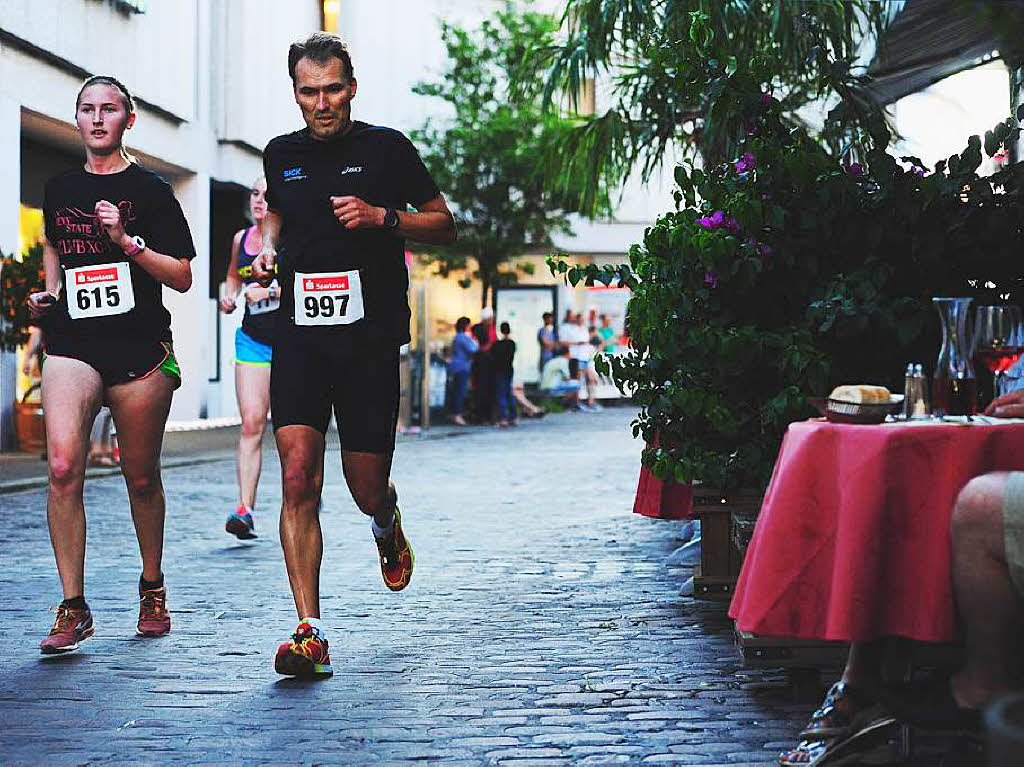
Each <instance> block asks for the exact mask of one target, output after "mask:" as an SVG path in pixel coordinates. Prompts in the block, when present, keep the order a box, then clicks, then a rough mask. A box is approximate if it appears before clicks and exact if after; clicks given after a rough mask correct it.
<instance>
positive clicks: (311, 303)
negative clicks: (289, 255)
mask: <svg viewBox="0 0 1024 767" xmlns="http://www.w3.org/2000/svg"><path fill="white" fill-rule="evenodd" d="M294 295H295V324H296V325H351V324H352V323H353V322H358V321H359V320H361V319H362V318H363V285H362V282H361V281H360V279H359V270H357V269H353V270H352V271H350V272H317V273H313V274H303V273H301V272H296V273H295V290H294Z"/></svg>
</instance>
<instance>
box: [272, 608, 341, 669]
mask: <svg viewBox="0 0 1024 767" xmlns="http://www.w3.org/2000/svg"><path fill="white" fill-rule="evenodd" d="M274 670H275V671H276V672H277V673H278V674H281V675H283V676H295V677H300V678H303V679H312V678H313V677H318V676H330V675H331V674H333V673H334V669H333V668H332V667H331V653H330V650H329V648H328V643H327V639H326V638H325V637H324V636H323V634H321V633H320V632H319V631H317V630H316V629H314V628H313V627H312V626H310V625H309V624H308V623H306V622H305V621H303V622H301V623H299V625H298V626H296V628H295V633H294V634H292V641H290V642H285V643H284V644H283V645H281V646H280V647H278V648H277V656H276V657H275V658H274Z"/></svg>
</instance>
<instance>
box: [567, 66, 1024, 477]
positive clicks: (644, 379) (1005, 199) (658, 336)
mask: <svg viewBox="0 0 1024 767" xmlns="http://www.w3.org/2000/svg"><path fill="white" fill-rule="evenodd" d="M766 79H768V78H767V77H766V76H764V77H760V78H758V77H756V76H751V77H749V78H746V79H744V78H741V77H740V78H734V79H733V80H732V81H731V87H732V88H733V92H732V93H731V94H730V98H736V99H737V100H739V101H740V102H741V103H742V105H743V106H742V108H741V109H740V110H739V111H738V114H739V115H740V116H741V117H742V119H744V120H745V122H746V126H747V128H746V130H745V138H744V139H743V141H742V143H741V145H740V147H739V148H738V153H737V156H736V158H735V160H733V161H731V162H722V163H715V164H712V165H709V166H705V167H703V168H701V167H696V166H695V165H694V164H692V163H684V164H682V165H680V166H679V167H678V168H677V169H676V173H675V180H676V183H677V185H678V188H677V191H676V209H675V210H673V211H670V212H668V213H666V214H665V215H663V216H661V217H660V218H659V219H658V220H657V221H656V222H655V224H654V226H652V227H650V228H649V229H648V230H647V231H646V233H645V236H644V241H643V243H642V244H637V245H634V246H633V248H632V249H631V251H630V254H629V264H623V265H622V266H619V267H611V266H609V267H601V268H597V267H594V266H570V265H569V264H567V263H566V262H564V261H560V260H557V259H551V260H550V263H551V265H552V268H553V269H554V271H556V272H557V273H561V274H564V275H565V276H566V277H567V278H568V280H569V281H570V282H572V283H574V284H575V283H578V282H580V281H581V280H582V281H584V282H587V281H591V282H592V281H600V282H604V283H605V284H608V283H609V282H611V281H613V280H620V281H622V282H624V283H625V284H627V285H628V286H629V287H631V288H632V290H633V297H632V299H631V300H630V303H629V309H628V330H629V336H630V343H631V348H630V351H629V353H628V354H627V355H625V356H624V357H621V358H612V359H611V360H607V359H605V360H603V361H602V362H601V363H600V365H603V366H604V369H605V370H608V371H609V372H610V373H611V374H612V376H613V378H614V380H615V381H616V383H617V384H619V386H620V387H621V388H622V389H623V390H624V391H628V392H631V393H632V394H633V395H634V401H635V402H636V403H638V404H639V405H640V406H641V408H642V410H641V413H640V415H639V417H638V418H637V420H636V421H635V422H634V433H635V434H637V435H640V434H642V435H643V437H644V438H645V439H646V440H647V441H648V443H649V444H650V445H653V444H655V443H656V444H657V447H648V449H646V450H645V451H644V459H643V460H644V463H645V465H647V466H649V467H650V468H652V469H653V470H654V471H655V472H656V473H657V474H658V475H659V476H662V477H672V478H674V479H676V480H678V481H690V480H702V481H704V482H706V483H709V484H712V485H721V486H724V487H737V486H747V487H755V488H763V487H764V486H765V484H766V483H767V481H768V478H769V476H770V473H771V469H772V466H773V463H774V460H775V456H776V454H777V451H778V448H779V444H780V442H781V439H782V435H783V433H784V432H785V429H786V427H787V426H788V424H789V423H791V422H793V421H795V420H799V419H802V418H805V417H807V416H809V415H813V414H814V413H813V410H812V409H810V408H809V407H808V405H807V397H809V396H824V395H827V393H828V392H829V390H830V389H831V387H832V386H834V385H837V384H841V383H853V382H857V381H870V382H874V383H882V384H886V385H889V386H890V387H893V388H896V389H897V390H898V388H899V385H900V382H901V380H902V373H903V370H904V368H905V366H906V363H907V362H909V361H920V362H923V363H925V366H926V368H928V367H930V365H931V364H933V363H934V360H935V355H936V352H937V350H938V347H939V339H940V332H939V331H940V328H939V322H938V317H937V315H936V313H935V310H934V308H933V307H932V302H931V298H932V296H936V295H973V296H975V297H976V299H977V300H978V301H979V302H984V303H994V302H999V301H1002V300H1005V299H1009V300H1011V301H1014V302H1019V301H1020V299H1021V298H1022V297H1024V291H1022V290H1021V269H1020V266H1019V256H1018V253H1017V251H1018V250H1019V242H1020V241H1021V237H1022V235H1024V163H1016V164H1013V165H1010V166H1008V167H1006V168H1003V169H1002V170H999V171H998V172H997V173H995V174H994V175H992V176H988V177H982V176H979V174H978V170H979V168H980V166H981V164H982V160H983V152H984V153H986V154H988V155H992V154H994V153H995V152H996V151H997V150H998V149H999V147H1000V145H1001V144H1004V143H1008V142H1011V141H1015V140H1017V137H1018V136H1019V134H1020V129H1019V127H1018V124H1017V120H1014V119H1013V118H1010V119H1007V120H1006V121H1005V122H1003V123H1000V124H999V125H997V126H995V127H994V128H993V129H992V130H991V131H989V132H987V133H986V135H985V137H984V139H982V138H981V137H979V136H972V137H970V139H969V141H968V142H967V146H966V148H965V149H964V151H963V152H961V153H959V154H956V155H952V156H951V157H949V158H948V159H947V160H943V161H942V162H940V163H938V164H937V165H936V167H935V168H934V170H931V171H929V170H926V169H925V168H924V167H923V165H922V163H921V161H920V160H918V159H917V158H913V157H905V158H895V157H893V156H891V155H889V154H888V153H887V152H886V151H885V148H886V146H887V145H888V134H887V132H886V129H885V126H884V124H874V125H870V126H868V127H869V131H868V135H871V136H878V138H879V141H878V144H877V145H875V146H872V147H870V148H869V151H868V152H867V153H866V163H864V164H861V163H845V164H841V163H840V162H837V160H836V159H835V158H834V157H833V156H832V155H831V154H830V153H829V152H828V151H827V150H826V149H825V148H824V147H822V145H821V144H820V143H818V142H817V141H816V140H814V139H813V138H812V137H811V136H809V135H808V133H807V132H806V131H805V130H803V129H800V128H793V127H792V126H791V125H789V124H788V123H787V121H786V120H785V119H784V109H785V107H784V105H783V104H781V103H780V102H779V101H778V100H777V99H774V98H772V97H771V96H770V95H768V94H767V92H766V91H764V90H763V86H762V85H761V84H760V83H761V82H763V81H764V80H766ZM1021 111H1022V115H1020V116H1024V109H1022V110H1021Z"/></svg>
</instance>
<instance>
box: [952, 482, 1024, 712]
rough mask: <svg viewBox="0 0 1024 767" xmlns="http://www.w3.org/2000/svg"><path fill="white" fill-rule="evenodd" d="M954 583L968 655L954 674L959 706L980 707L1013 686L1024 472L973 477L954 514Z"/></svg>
mask: <svg viewBox="0 0 1024 767" xmlns="http://www.w3.org/2000/svg"><path fill="white" fill-rule="evenodd" d="M951 532H952V541H953V586H954V589H955V591H956V598H957V610H958V612H959V614H960V616H961V617H962V619H963V621H964V627H965V629H966V635H967V660H966V663H965V664H964V668H963V669H962V670H961V671H960V672H959V673H958V674H957V675H956V676H954V677H953V680H952V687H953V696H954V699H955V700H956V702H957V705H959V706H960V707H961V708H972V709H980V708H983V707H984V706H986V705H988V704H989V703H990V702H992V701H993V700H994V699H995V698H997V697H999V696H1000V695H1002V694H1003V693H1006V692H1009V691H1010V690H1011V689H1013V683H1014V681H1015V680H1013V678H1012V669H1013V666H1014V656H1015V655H1017V654H1018V653H1019V637H1020V633H1019V632H1020V628H1021V619H1022V616H1024V605H1022V601H1021V596H1022V594H1024V473H1021V472H1013V473H1007V472H997V473H993V474H986V475H984V476H981V477H975V478H974V479H972V480H971V481H970V482H969V483H967V485H966V487H964V489H963V490H962V491H961V492H960V497H959V498H957V502H956V506H955V507H954V509H953V518H952V531H951Z"/></svg>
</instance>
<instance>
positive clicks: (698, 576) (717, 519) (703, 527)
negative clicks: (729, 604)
mask: <svg viewBox="0 0 1024 767" xmlns="http://www.w3.org/2000/svg"><path fill="white" fill-rule="evenodd" d="M763 498H764V493H761V492H757V491H754V490H735V491H732V490H730V491H728V492H724V491H721V490H716V489H715V488H710V487H704V486H702V485H694V486H693V514H694V516H695V517H698V518H699V519H700V535H701V541H700V564H699V565H698V566H697V567H695V568H694V569H693V595H694V596H695V597H697V598H698V599H732V594H733V589H734V588H735V586H736V576H738V575H739V573H740V567H741V566H742V564H743V553H744V552H745V551H746V549H745V547H744V549H743V550H742V551H741V550H740V549H739V548H737V546H736V544H735V543H734V540H733V539H734V537H736V535H739V534H740V530H739V528H737V529H736V530H734V522H733V519H734V518H736V519H737V520H739V521H743V522H742V524H739V523H737V524H738V525H739V527H744V526H745V525H746V524H747V523H749V525H750V529H752V523H753V520H755V519H757V514H758V512H759V511H760V510H761V501H762V499H763ZM747 540H748V541H749V538H748V539H747Z"/></svg>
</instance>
